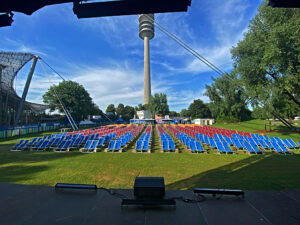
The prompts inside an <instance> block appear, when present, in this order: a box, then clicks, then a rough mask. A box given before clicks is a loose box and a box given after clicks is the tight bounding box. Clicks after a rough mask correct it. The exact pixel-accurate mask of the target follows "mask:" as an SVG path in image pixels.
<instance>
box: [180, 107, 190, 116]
mask: <svg viewBox="0 0 300 225" xmlns="http://www.w3.org/2000/svg"><path fill="white" fill-rule="evenodd" d="M180 116H182V117H190V116H191V115H190V112H189V110H187V109H182V110H181V112H180Z"/></svg>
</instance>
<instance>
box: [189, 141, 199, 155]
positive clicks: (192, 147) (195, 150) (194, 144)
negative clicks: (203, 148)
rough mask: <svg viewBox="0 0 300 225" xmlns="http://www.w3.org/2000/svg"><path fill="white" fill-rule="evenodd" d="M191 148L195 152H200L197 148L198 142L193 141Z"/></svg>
mask: <svg viewBox="0 0 300 225" xmlns="http://www.w3.org/2000/svg"><path fill="white" fill-rule="evenodd" d="M190 149H191V152H193V153H195V152H198V151H197V148H196V143H195V142H191V143H190Z"/></svg>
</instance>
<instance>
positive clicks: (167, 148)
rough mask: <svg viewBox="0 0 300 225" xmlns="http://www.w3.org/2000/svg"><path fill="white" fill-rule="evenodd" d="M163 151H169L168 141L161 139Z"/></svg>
mask: <svg viewBox="0 0 300 225" xmlns="http://www.w3.org/2000/svg"><path fill="white" fill-rule="evenodd" d="M163 151H169V144H168V141H163Z"/></svg>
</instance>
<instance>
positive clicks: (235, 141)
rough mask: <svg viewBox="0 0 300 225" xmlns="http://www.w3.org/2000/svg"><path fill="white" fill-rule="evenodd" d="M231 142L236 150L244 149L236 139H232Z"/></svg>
mask: <svg viewBox="0 0 300 225" xmlns="http://www.w3.org/2000/svg"><path fill="white" fill-rule="evenodd" d="M232 140H233V144H234V146H235V148H236V149H237V150H241V149H244V147H243V145H242V144H241V142H240V141H239V140H238V139H237V138H232Z"/></svg>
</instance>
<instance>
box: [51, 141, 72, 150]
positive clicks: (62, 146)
mask: <svg viewBox="0 0 300 225" xmlns="http://www.w3.org/2000/svg"><path fill="white" fill-rule="evenodd" d="M72 142H73V141H72V140H67V141H65V144H63V145H61V146H59V147H58V148H56V149H55V152H68V151H70V148H71V146H72Z"/></svg>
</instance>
